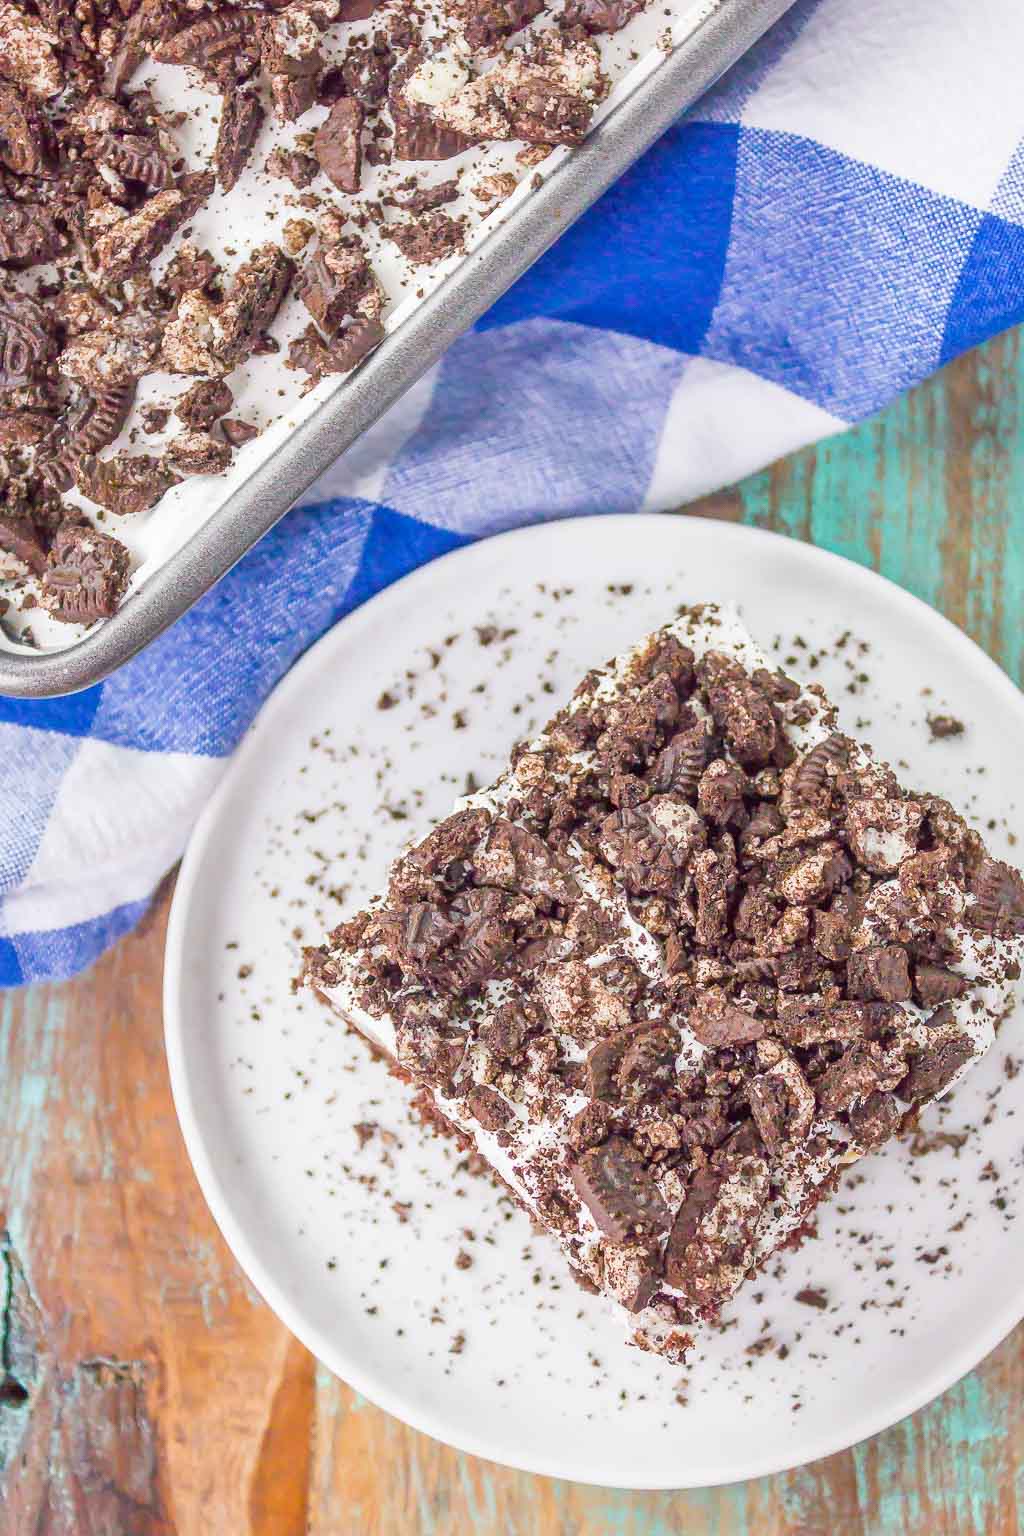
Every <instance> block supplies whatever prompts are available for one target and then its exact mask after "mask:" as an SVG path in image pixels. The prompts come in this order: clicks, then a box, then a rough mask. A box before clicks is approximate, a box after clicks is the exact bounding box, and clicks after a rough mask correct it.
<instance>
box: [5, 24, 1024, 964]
mask: <svg viewBox="0 0 1024 1536" xmlns="http://www.w3.org/2000/svg"><path fill="white" fill-rule="evenodd" d="M1022 58H1024V5H1022V4H1021V0H971V4H969V5H966V4H964V0H798V4H797V5H796V6H795V8H794V9H793V10H792V11H791V12H790V13H789V15H788V16H787V17H786V19H785V20H784V21H783V22H781V23H780V24H779V26H777V27H776V28H775V30H774V31H773V32H772V33H771V34H770V35H769V36H768V37H766V38H765V39H764V40H763V42H762V43H761V44H760V46H759V47H758V48H757V49H755V51H754V52H753V53H752V54H751V55H750V56H749V57H748V58H747V59H745V60H744V61H743V62H742V63H741V64H740V65H739V66H738V67H737V68H736V69H734V70H733V71H732V73H731V74H730V75H729V76H728V77H727V79H726V80H725V81H724V82H722V84H721V85H720V86H719V87H718V88H717V89H716V90H715V91H714V92H713V93H712V94H711V95H710V96H709V97H707V98H706V99H705V100H704V101H703V102H702V103H701V104H700V105H699V106H698V107H697V109H696V110H695V111H693V112H692V113H690V114H689V116H688V117H687V118H686V119H685V120H684V121H682V122H681V123H680V124H679V125H678V126H677V127H676V128H675V129H674V130H673V131H672V132H670V133H669V134H668V135H667V136H666V137H665V138H664V139H663V140H662V141H661V142H660V143H659V144H658V145H657V146H656V147H655V148H654V149H653V150H652V151H651V152H650V153H649V154H648V155H647V157H646V159H644V160H643V161H642V162H641V163H640V164H639V165H638V166H636V167H635V169H634V170H633V171H632V172H631V173H630V174H629V175H627V176H626V177H625V178H624V179H623V180H622V181H621V182H620V183H619V184H618V185H617V186H616V187H615V188H614V189H613V190H612V191H611V192H609V193H608V195H607V196H606V197H605V198H604V199H603V201H602V202H601V203H600V204H599V205H598V206H596V207H595V208H594V209H593V210H592V211H591V212H590V213H589V214H588V215H587V216H586V217H585V218H584V219H582V220H581V221H580V223H579V224H577V225H576V226H575V228H573V229H572V230H571V231H570V232H569V233H568V234H567V235H566V236H565V237H564V238H563V239H562V240H561V241H560V242H559V243H558V245H557V247H556V248H555V249H554V250H552V251H551V252H549V254H548V255H547V256H546V257H545V258H544V259H543V260H542V261H541V262H540V263H539V264H538V265H537V266H536V267H535V268H534V269H533V270H532V271H531V272H529V273H528V274H527V276H526V277H525V278H524V279H523V280H522V281H521V282H520V283H519V284H518V285H517V286H516V287H515V288H514V289H513V290H512V291H511V292H510V293H509V294H508V295H507V296H506V297H505V298H504V299H503V300H502V301H501V303H500V304H498V305H497V307H496V308H495V309H494V310H493V311H492V312H491V313H490V314H489V315H488V316H487V318H486V320H485V321H484V322H483V323H482V324H481V325H479V326H478V327H477V329H476V330H475V331H474V332H473V333H472V334H470V335H468V336H466V337H464V338H463V339H462V340H461V341H460V342H459V343H458V344H457V345H456V346H455V347H453V348H452V350H451V351H450V352H449V353H448V355H447V356H446V357H445V359H444V360H443V362H441V363H440V365H439V366H438V367H437V368H436V369H435V370H434V372H433V374H432V375H431V376H430V377H429V378H428V379H427V380H425V381H424V382H423V383H422V384H421V385H419V386H418V387H417V388H416V389H415V390H413V391H412V393H411V394H410V395H409V396H407V397H406V398H405V399H404V400H403V401H402V402H401V403H400V404H399V405H398V406H396V407H395V409H394V410H393V411H392V412H391V414H390V416H389V417H388V418H387V419H386V420H385V421H383V422H381V423H380V424H379V425H378V426H377V428H375V429H374V431H373V432H372V433H371V434H369V436H368V438H367V439H364V440H363V441H362V442H361V443H360V444H358V445H357V446H356V448H355V449H354V450H353V451H352V452H351V453H349V454H348V455H346V457H345V458H344V459H343V460H341V461H340V462H339V463H338V465H337V466H336V467H335V468H334V469H333V470H332V471H331V472H330V473H329V474H328V475H326V476H325V478H324V479H323V480H322V481H321V482H320V484H319V485H318V486H317V487H316V488H315V489H314V491H313V492H312V493H311V494H310V495H309V497H308V498H307V501H306V504H305V505H304V506H303V507H302V508H301V509H299V510H297V511H294V512H292V513H291V514H290V515H289V516H288V518H286V519H285V521H284V522H283V523H281V524H280V525H279V526H278V527H277V528H276V529H275V530H274V532H273V533H271V534H270V535H269V537H268V538H266V539H264V541H263V542H262V544H260V545H259V546H258V548H256V549H255V550H253V551H252V552H251V554H250V555H249V556H248V557H247V558H246V559H245V560H244V561H243V562H242V563H241V565H239V566H238V567H237V568H236V569H235V570H234V571H232V572H231V574H230V576H228V577H227V579H226V580H225V581H224V582H223V583H222V584H221V585H220V587H219V588H217V589H216V590H215V591H214V592H212V593H210V594H209V595H208V596H207V598H206V599H205V600H204V601H203V602H202V603H200V604H199V605H198V607H197V608H195V609H194V610H193V612H192V613H190V614H189V615H188V616H187V617H186V618H185V619H183V620H182V621H181V622H180V623H179V624H178V625H177V626H176V627H175V628H174V629H173V630H171V631H170V632H169V633H168V634H166V635H165V636H164V637H163V638H162V639H161V640H160V641H158V642H157V643H156V644H155V645H154V646H152V647H151V648H150V649H149V650H148V651H146V652H145V653H144V654H143V655H142V656H140V657H139V658H138V659H137V660H136V661H135V662H133V663H132V664H131V665H130V666H128V667H126V668H124V669H123V670H122V671H121V672H120V673H119V674H118V675H117V676H116V677H114V678H112V679H111V680H110V681H109V682H107V683H105V684H103V685H102V686H101V687H97V688H94V689H92V690H90V691H89V692H88V693H85V694H81V695H79V696H77V697H74V698H70V699H65V700H56V701H54V702H52V703H14V702H10V701H4V700H0V983H6V984H11V983H16V982H20V981H23V980H33V979H37V978H42V977H60V976H67V975H70V974H71V973H72V972H74V971H76V970H79V969H80V968H81V967H83V966H85V965H86V964H88V963H89V962H90V961H91V960H92V959H94V958H95V956H97V955H98V954H99V953H100V952H101V951H102V950H103V949H104V948H105V947H106V946H107V945H109V944H110V943H112V942H113V940H114V939H116V938H117V937H118V936H119V935H120V934H122V933H124V932H125V931H126V930H127V929H129V928H131V927H132V925H133V924H134V923H136V922H137V921H138V919H139V918H140V916H141V915H142V913H143V911H144V910H145V908H146V905H147V902H148V900H149V898H150V894H151V892H152V891H153V889H154V886H155V885H156V883H157V881H158V880H159V878H160V876H161V875H162V874H163V873H164V871H165V870H166V869H167V868H168V867H169V866H170V865H171V864H172V863H173V862H174V860H175V859H176V858H177V857H178V855H179V854H180V852H181V851H182V848H183V847H184V844H185V840H186V838H187V836H188V832H189V828H190V827H191V825H192V823H193V821H194V820H195V817H196V815H197V813H198V811H199V809H200V808H201V806H202V804H203V801H204V799H205V798H206V796H207V795H208V794H209V792H210V790H211V789H212V787H213V785H214V784H215V783H216V781H217V779H218V777H219V775H220V773H221V771H222V769H223V766H224V762H225V759H226V757H227V755H228V754H229V753H230V752H231V750H232V748H233V747H234V746H235V744H236V742H237V741H238V739H239V737H240V736H241V734H242V732H243V731H244V729H245V727H246V726H247V724H248V723H249V721H250V720H251V719H252V717H253V715H254V714H255V712H256V710H257V709H258V708H259V705H260V703H261V701H262V700H263V698H264V697H265V696H266V694H267V692H268V690H269V689H270V688H271V687H272V685H273V684H274V683H275V682H276V681H277V679H278V678H279V677H280V676H281V675H282V673H283V672H285V671H286V670H287V668H288V667H289V666H290V665H291V663H292V662H293V661H294V660H295V658H296V657H297V656H298V655H299V653H300V652H301V651H302V650H304V649H305V648H306V646H308V645H309V643H310V642H311V641H312V640H314V639H315V638H316V637H317V636H318V635H320V634H321V633H322V632H323V631H324V630H325V629H326V628H327V627H328V626H329V625H331V624H333V623H334V621H335V620H336V619H338V618H339V617H340V616H341V615H342V614H344V613H346V612H348V611H349V609H351V608H353V607H354V606H355V605H356V604H358V603H360V602H362V601H363V600H364V599H365V598H366V597H368V596H369V595H370V594H371V593H373V592H376V591H377V590H378V589H379V588H381V587H382V586H384V585H385V584H386V583H388V582H390V581H393V580H394V579H395V578H396V577H397V576H399V575H402V574H403V573H404V572H406V571H408V570H409V569H411V568H412V567H413V566H416V565H418V564H419V563H421V562H422V561H424V560H428V559H430V558H431V557H432V556H435V555H438V554H440V553H442V552H444V551H446V550H450V549H452V548H454V547H456V546H458V545H459V544H461V543H464V542H466V541H467V540H470V539H473V538H477V537H479V536H480V535H481V534H486V533H491V532H493V531H495V530H498V529H503V528H511V527H514V526H516V525H518V524H521V523H526V522H530V521H533V520H535V519H538V518H553V517H563V516H567V515H572V514H577V513H587V512H603V511H608V512H621V511H629V510H635V509H639V508H646V509H656V508H666V507H669V506H675V505H678V504H679V503H680V502H681V501H683V500H685V499H686V498H688V497H690V496H693V495H696V494H697V493H699V492H701V491H705V490H709V489H711V488H713V487H715V486H719V485H722V484H725V483H726V482H728V481H731V480H735V479H737V478H739V477H740V476H741V475H744V474H746V473H747V472H749V471H751V470H753V469H755V468H758V467H759V466H761V465H763V464H765V463H767V462H769V461H770V460H771V459H773V458H776V457H777V456H778V455H779V454H782V453H785V452H787V451H789V450H791V449H794V448H797V447H798V446H801V445H803V444H805V443H807V442H810V441H812V440H813V439H815V438H818V437H822V436H823V435H825V434H827V433H830V432H835V431H837V430H839V429H840V428H842V427H843V426H844V425H846V424H847V423H849V422H853V421H856V420H858V419H859V418H862V417H864V416H866V415H868V414H870V413H871V412H873V411H875V410H877V409H878V407H879V406H882V405H884V404H885V403H886V402H887V401H888V400H890V399H891V398H892V397H893V396H894V395H895V394H897V393H898V392H899V391H900V390H903V389H906V388H907V386H908V385H911V384H914V383H915V382H916V381H917V380H919V379H921V378H923V377H924V376H925V375H926V374H928V373H930V372H932V371H933V370H934V369H936V368H937V367H939V365H940V364H942V363H944V362H945V361H947V359H949V358H951V357H953V356H955V355H956V354H957V353H958V352H960V351H962V350H963V349H964V348H966V347H969V346H971V345H973V344H974V343H976V342H978V341H981V340H982V339H984V338H985V337H986V336H989V335H991V334H992V333H993V332H995V331H998V330H1001V329H1003V328H1004V327H1006V326H1008V325H1010V324H1012V323H1013V322H1015V321H1018V320H1021V319H1024V91H1022V90H1021V84H1020V69H1021V63H1020V61H1021V59H1022ZM510 378H511V379H515V381H516V390H515V395H514V397H510V396H509V392H508V380H509V379H510ZM256 591H258V593H259V601H258V602H257V603H252V604H250V603H249V602H248V601H247V594H250V593H252V592H256Z"/></svg>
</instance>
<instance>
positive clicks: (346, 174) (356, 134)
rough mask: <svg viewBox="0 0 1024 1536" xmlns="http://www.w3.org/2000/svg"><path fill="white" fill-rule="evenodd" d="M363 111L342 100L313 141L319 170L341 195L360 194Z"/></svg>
mask: <svg viewBox="0 0 1024 1536" xmlns="http://www.w3.org/2000/svg"><path fill="white" fill-rule="evenodd" d="M362 131H363V108H362V107H361V105H360V104H359V102H358V101H355V100H353V99H352V98H351V97H348V96H343V97H342V98H341V100H340V101H336V102H335V103H334V106H333V107H332V108H331V110H330V113H329V114H328V116H327V119H326V121H325V122H323V123H321V125H320V127H319V128H318V129H317V132H316V138H315V139H314V141H313V144H314V148H315V150H316V158H317V160H318V161H319V163H320V169H321V170H322V171H323V172H324V174H325V175H326V176H327V177H328V178H329V179H330V180H331V181H333V183H334V185H335V186H336V187H338V188H339V190H340V191H342V192H358V191H359V180H360V172H361V170H362V163H363V147H362Z"/></svg>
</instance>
